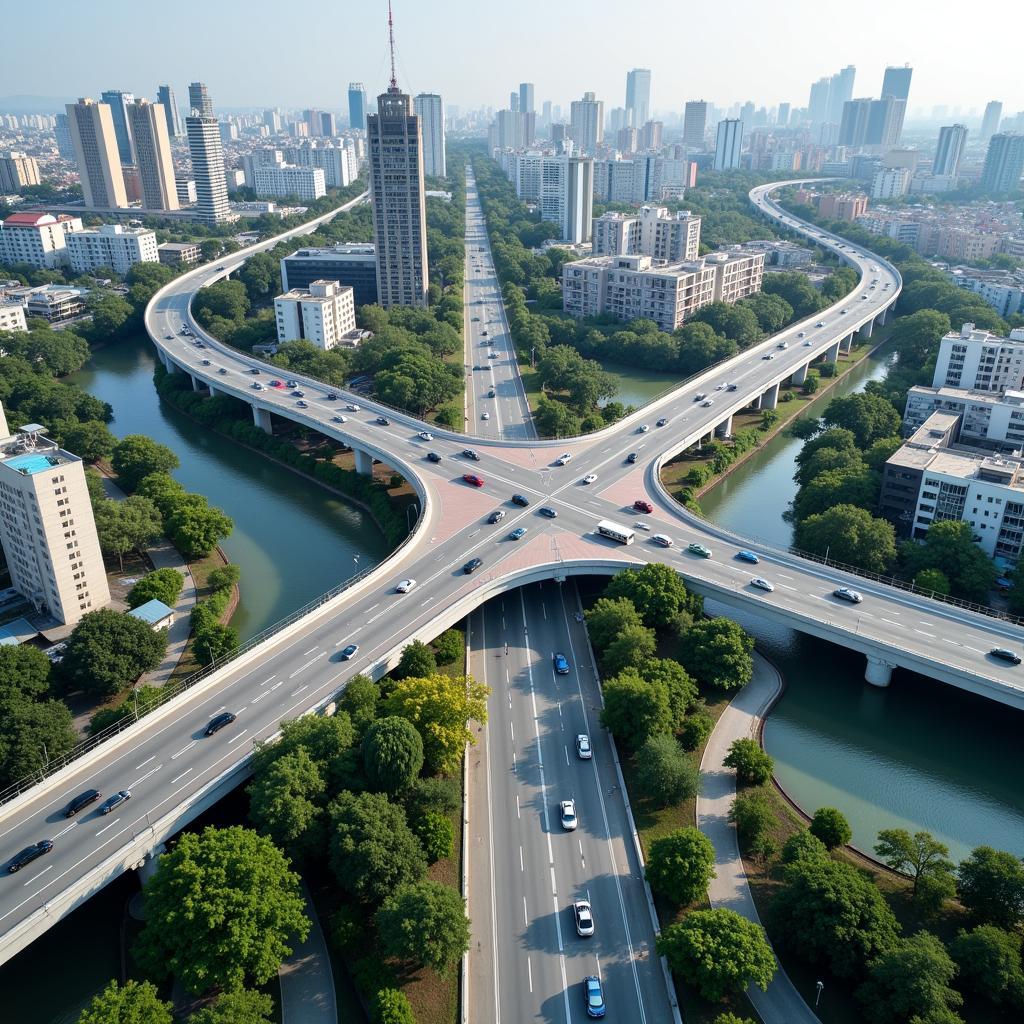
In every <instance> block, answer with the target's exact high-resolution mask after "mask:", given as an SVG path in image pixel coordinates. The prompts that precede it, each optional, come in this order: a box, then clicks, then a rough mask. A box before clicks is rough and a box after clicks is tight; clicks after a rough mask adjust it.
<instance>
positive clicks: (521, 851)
mask: <svg viewBox="0 0 1024 1024" xmlns="http://www.w3.org/2000/svg"><path fill="white" fill-rule="evenodd" d="M519 870H520V871H525V870H526V868H525V866H524V865H523V848H522V847H521V846H520V847H519Z"/></svg>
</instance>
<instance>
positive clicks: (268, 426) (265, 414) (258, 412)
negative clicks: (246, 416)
mask: <svg viewBox="0 0 1024 1024" xmlns="http://www.w3.org/2000/svg"><path fill="white" fill-rule="evenodd" d="M252 421H253V423H255V424H256V426H257V427H259V428H260V430H262V431H263V433H265V434H273V433H274V426H273V423H272V421H271V419H270V410H269V409H261V408H260V407H259V406H258V405H254V406H253V407H252Z"/></svg>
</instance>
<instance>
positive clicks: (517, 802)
mask: <svg viewBox="0 0 1024 1024" xmlns="http://www.w3.org/2000/svg"><path fill="white" fill-rule="evenodd" d="M522 816H523V815H522V812H521V811H520V810H519V794H518V793H516V817H517V818H521V817H522Z"/></svg>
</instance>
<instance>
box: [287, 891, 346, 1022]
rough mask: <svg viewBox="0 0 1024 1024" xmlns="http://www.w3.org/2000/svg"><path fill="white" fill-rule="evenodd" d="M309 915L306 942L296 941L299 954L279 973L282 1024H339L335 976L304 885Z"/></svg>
mask: <svg viewBox="0 0 1024 1024" xmlns="http://www.w3.org/2000/svg"><path fill="white" fill-rule="evenodd" d="M302 895H303V897H304V899H305V901H306V916H307V917H308V918H309V920H310V922H311V926H310V929H309V935H308V936H307V937H306V941H305V942H296V943H295V951H294V952H293V953H292V955H291V956H290V957H288V959H287V960H285V962H284V963H283V964H281V968H280V970H279V971H278V977H279V979H280V982H281V1022H282V1024H337V1022H338V1009H337V1004H336V1003H335V998H334V975H333V974H332V973H331V957H330V953H329V952H328V950H327V943H326V942H325V941H324V933H323V930H322V929H321V927H320V921H319V920H318V918H317V916H316V909H315V908H314V907H313V901H312V900H311V899H310V898H309V890H308V889H307V888H306V885H305V883H303V885H302Z"/></svg>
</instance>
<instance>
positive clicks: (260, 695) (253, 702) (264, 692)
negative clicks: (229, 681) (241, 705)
mask: <svg viewBox="0 0 1024 1024" xmlns="http://www.w3.org/2000/svg"><path fill="white" fill-rule="evenodd" d="M268 693H270V690H264V691H263V692H262V693H260V694H257V695H256V696H255V697H253V699H252V700H251V701H249V703H250V704H255V703H256V702H257V701H260V700H263V698H264V697H266V695H267V694H268Z"/></svg>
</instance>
